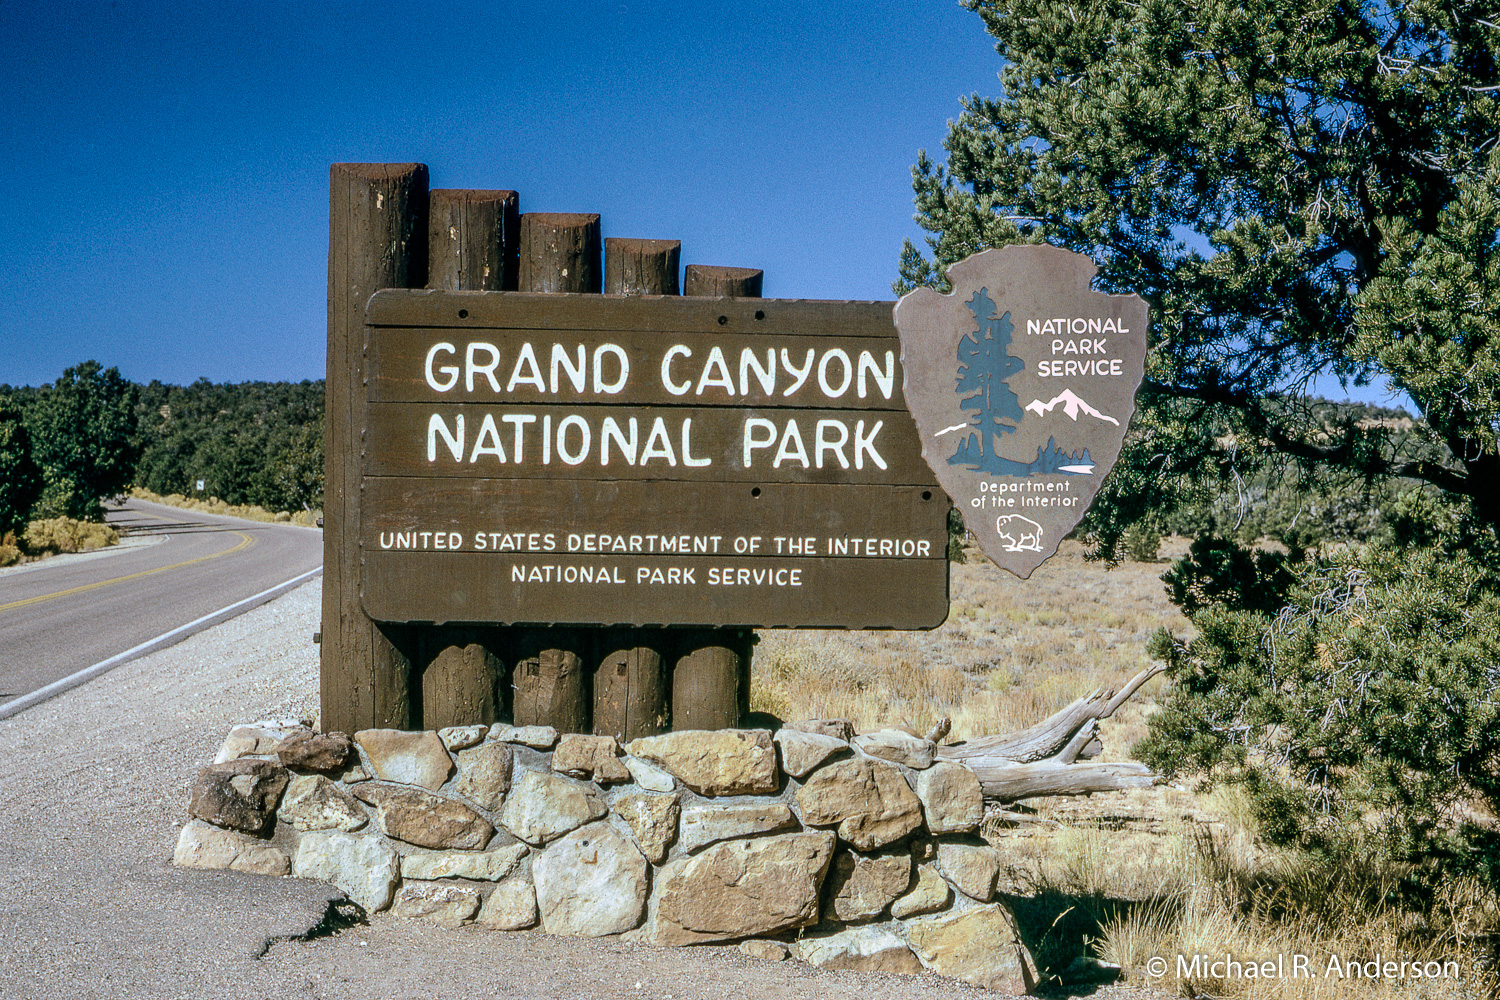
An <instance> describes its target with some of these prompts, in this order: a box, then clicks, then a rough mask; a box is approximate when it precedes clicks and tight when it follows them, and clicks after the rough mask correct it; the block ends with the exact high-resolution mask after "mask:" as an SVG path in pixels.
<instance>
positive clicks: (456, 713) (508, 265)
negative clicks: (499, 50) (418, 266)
mask: <svg viewBox="0 0 1500 1000" xmlns="http://www.w3.org/2000/svg"><path fill="white" fill-rule="evenodd" d="M517 202H518V198H517V196H516V193H515V192H514V191H450V190H442V189H439V190H435V191H433V192H431V196H430V198H429V211H428V228H427V258H428V268H427V287H429V288H441V289H448V290H454V291H457V290H466V291H482V290H489V291H500V290H504V289H511V290H514V289H515V287H516V280H517V279H516V271H517V263H518V260H519V249H520V236H519V232H518V230H519V221H518V220H519V217H518V215H517ZM414 631H417V632H418V634H419V636H420V641H418V642H416V643H415V644H414V645H413V655H414V656H415V657H416V659H417V666H418V667H419V669H420V671H421V677H422V684H421V701H420V703H419V705H420V711H419V712H413V718H412V725H413V726H420V727H422V728H423V729H443V728H446V727H448V726H470V725H476V724H484V725H488V724H489V723H491V722H494V721H495V720H496V718H497V717H498V715H499V713H500V711H501V709H502V707H503V706H502V704H501V702H502V700H503V698H504V690H503V687H502V685H501V678H502V676H503V674H504V670H505V653H506V651H505V650H504V648H503V646H502V645H499V644H497V643H504V642H505V636H504V633H503V632H499V631H497V630H493V629H475V628H464V627H460V626H452V625H429V626H424V627H421V628H420V629H418V630H414ZM412 693H413V695H414V696H415V695H416V694H417V692H416V691H415V690H414V691H413V692H412ZM414 700H415V699H414ZM414 707H415V706H414Z"/></svg>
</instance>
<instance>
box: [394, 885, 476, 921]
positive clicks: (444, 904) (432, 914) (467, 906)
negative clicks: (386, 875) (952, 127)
mask: <svg viewBox="0 0 1500 1000" xmlns="http://www.w3.org/2000/svg"><path fill="white" fill-rule="evenodd" d="M478 912H479V893H477V892H475V891H474V890H473V889H467V888H465V887H463V886H458V885H441V884H425V885H424V884H422V883H420V882H407V883H405V884H403V885H402V886H401V888H400V889H398V890H397V891H396V899H395V901H394V902H393V903H391V914H392V915H393V916H397V917H417V918H421V919H423V920H431V921H432V922H433V923H435V924H441V925H442V926H444V927H457V926H458V925H460V924H462V923H466V922H467V921H469V920H471V919H473V917H474V914H475V913H478Z"/></svg>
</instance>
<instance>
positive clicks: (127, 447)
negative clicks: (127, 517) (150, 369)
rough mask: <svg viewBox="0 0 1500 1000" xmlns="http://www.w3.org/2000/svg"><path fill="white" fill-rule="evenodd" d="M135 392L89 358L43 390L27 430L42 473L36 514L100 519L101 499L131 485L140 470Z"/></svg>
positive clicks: (30, 413)
mask: <svg viewBox="0 0 1500 1000" xmlns="http://www.w3.org/2000/svg"><path fill="white" fill-rule="evenodd" d="M135 397H136V388H135V386H134V385H132V384H131V383H129V382H127V381H125V379H123V378H121V377H120V372H119V370H118V369H115V368H104V367H103V366H101V365H100V364H99V363H98V362H97V361H85V362H83V363H82V364H80V365H75V366H73V367H72V368H69V369H68V370H67V371H65V372H63V373H62V377H61V378H59V379H58V380H57V381H56V382H54V383H53V384H52V385H50V386H46V387H44V388H43V389H42V390H41V391H39V392H38V393H36V395H35V397H34V398H33V399H32V400H31V402H30V404H29V405H28V406H27V407H26V413H25V422H26V430H27V432H28V433H29V434H30V436H31V441H32V453H33V455H34V457H35V459H36V463H37V465H39V466H40V467H41V470H42V483H43V486H42V493H41V497H40V499H39V500H38V501H37V503H36V505H35V508H34V510H33V511H32V516H33V517H43V518H46V517H73V518H78V519H80V520H91V521H98V520H102V519H103V517H104V508H103V507H102V506H101V501H103V500H104V499H105V498H107V497H110V496H112V495H114V494H117V493H120V492H122V491H123V490H124V489H125V488H126V487H128V486H129V485H130V481H131V478H132V475H133V473H134V471H135V458H136V454H137V449H136V446H135V442H134V431H135V412H134V410H135Z"/></svg>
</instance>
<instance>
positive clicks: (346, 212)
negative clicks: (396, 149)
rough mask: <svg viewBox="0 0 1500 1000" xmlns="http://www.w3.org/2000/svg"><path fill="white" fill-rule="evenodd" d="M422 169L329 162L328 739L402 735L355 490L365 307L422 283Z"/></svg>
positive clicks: (402, 710) (392, 658)
mask: <svg viewBox="0 0 1500 1000" xmlns="http://www.w3.org/2000/svg"><path fill="white" fill-rule="evenodd" d="M426 231H427V167H426V166H424V165H423V164H420V163H336V164H334V165H333V167H332V168H331V169H330V171H329V197H328V378H327V383H326V389H325V397H324V407H325V414H326V416H325V420H326V424H325V431H324V437H323V445H324V459H323V463H324V464H323V475H324V491H325V492H324V503H323V517H324V527H323V627H322V633H323V642H322V645H321V647H320V649H319V680H320V684H319V688H320V700H321V705H322V719H321V724H322V727H323V729H324V731H333V730H341V731H344V732H350V733H352V732H355V731H357V730H360V729H371V728H397V729H404V728H406V727H407V726H408V725H409V724H410V722H411V717H410V716H411V663H410V661H409V659H408V658H407V656H406V655H405V654H404V653H403V652H402V651H401V650H400V649H398V648H397V646H396V644H395V643H394V642H393V641H392V639H393V638H396V639H404V635H403V633H402V630H401V629H399V628H392V627H390V626H385V627H382V626H379V625H377V624H376V623H375V622H372V621H371V620H370V619H369V617H368V616H366V615H365V612H364V608H363V607H362V606H361V605H360V600H359V597H360V595H359V588H360V549H359V493H360V476H361V473H362V462H363V459H362V456H363V446H362V442H361V436H362V435H361V431H362V428H361V427H360V422H361V420H362V419H363V414H364V395H365V390H364V310H365V301H366V300H367V299H368V298H369V297H370V295H371V293H373V292H374V291H375V290H377V289H380V288H413V287H421V286H422V285H423V284H425V283H426V280H427V274H426V272H427V261H426V257H427V252H426V251H427V240H426V238H425V236H426Z"/></svg>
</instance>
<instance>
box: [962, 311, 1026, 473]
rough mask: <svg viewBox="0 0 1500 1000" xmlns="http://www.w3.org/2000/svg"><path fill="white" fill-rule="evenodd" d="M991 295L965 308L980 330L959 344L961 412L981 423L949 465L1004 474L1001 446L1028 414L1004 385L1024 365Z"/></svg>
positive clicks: (1007, 321)
mask: <svg viewBox="0 0 1500 1000" xmlns="http://www.w3.org/2000/svg"><path fill="white" fill-rule="evenodd" d="M988 293H989V289H987V288H981V289H979V290H978V291H976V292H975V293H974V295H973V297H972V298H970V299H969V301H968V302H967V303H966V305H967V306H968V307H969V311H970V312H971V313H973V314H974V321H975V323H976V324H977V325H978V326H977V329H975V330H973V331H972V332H970V333H969V334H967V335H966V336H964V337H963V338H962V339H961V340H959V342H958V379H957V382H958V395H959V397H960V401H959V404H958V408H959V409H960V410H971V411H973V413H974V415H975V417H976V418H977V422H976V423H975V424H974V425H973V426H974V431H973V432H972V433H970V434H969V435H968V436H967V437H964V438H963V439H962V440H960V441H959V444H958V450H957V451H956V452H955V453H954V455H953V457H952V458H950V459H949V460H948V462H949V464H950V465H975V466H976V467H978V468H981V469H987V470H989V471H991V472H1001V473H1004V472H1005V469H1004V463H1003V460H1002V459H1001V457H1000V454H999V451H998V446H997V442H998V441H999V440H1000V439H1001V438H1002V436H1003V435H1005V434H1011V433H1014V432H1015V429H1016V424H1019V423H1020V422H1021V418H1022V417H1024V416H1025V415H1026V413H1025V411H1024V410H1022V409H1021V400H1020V398H1019V397H1017V396H1016V394H1015V392H1013V391H1012V390H1011V388H1010V386H1008V385H1006V384H1005V383H1006V380H1007V379H1009V378H1010V377H1011V376H1012V375H1015V374H1016V373H1017V372H1019V371H1021V370H1022V368H1024V367H1025V364H1024V363H1023V362H1022V361H1021V359H1020V358H1013V357H1011V355H1010V350H1009V348H1010V342H1011V333H1012V332H1013V329H1012V326H1011V322H1010V313H1006V314H1005V315H1003V316H996V315H995V303H994V300H993V299H991V298H990V297H989V294H988ZM1007 421H1011V422H1009V423H1008V422H1007ZM1007 474H1008V473H1007Z"/></svg>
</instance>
